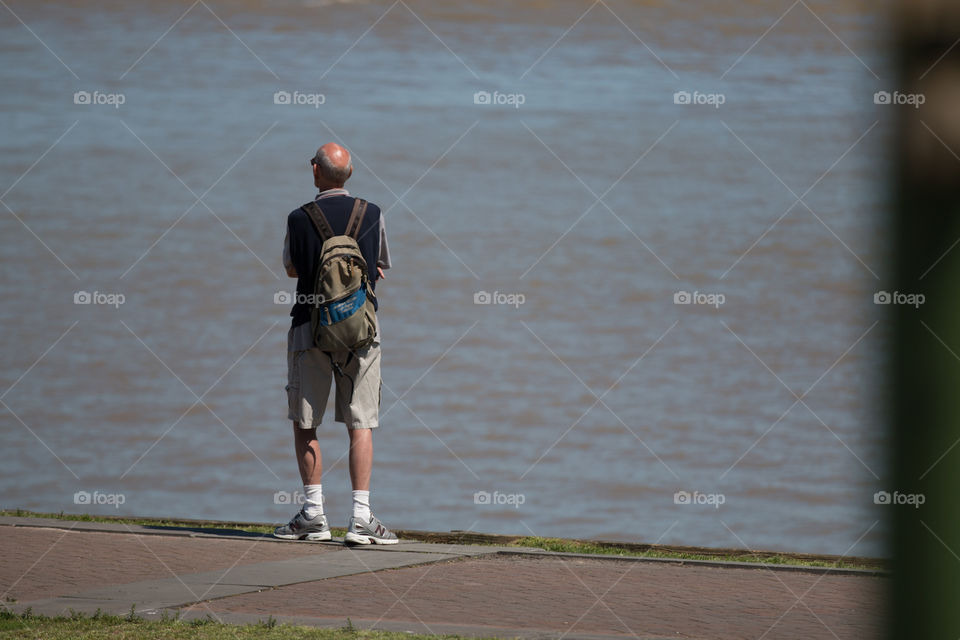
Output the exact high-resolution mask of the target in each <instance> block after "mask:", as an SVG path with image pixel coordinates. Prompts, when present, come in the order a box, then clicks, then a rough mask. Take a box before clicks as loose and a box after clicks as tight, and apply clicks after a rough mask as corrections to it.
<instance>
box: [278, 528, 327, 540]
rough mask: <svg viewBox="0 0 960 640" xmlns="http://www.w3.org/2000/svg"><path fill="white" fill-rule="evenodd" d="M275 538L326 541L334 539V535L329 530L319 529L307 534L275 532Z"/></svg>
mask: <svg viewBox="0 0 960 640" xmlns="http://www.w3.org/2000/svg"><path fill="white" fill-rule="evenodd" d="M273 537H274V538H280V539H281V540H306V541H307V542H326V541H328V540H332V539H333V535H332V534H331V533H330V532H329V531H319V532H316V531H315V532H313V533H305V534H296V533H290V534H283V533H274V534H273Z"/></svg>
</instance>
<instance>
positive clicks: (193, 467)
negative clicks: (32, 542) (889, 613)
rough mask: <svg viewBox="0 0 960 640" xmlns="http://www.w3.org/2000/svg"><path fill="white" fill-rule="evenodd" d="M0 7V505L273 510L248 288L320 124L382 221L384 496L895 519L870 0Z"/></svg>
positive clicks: (266, 308) (854, 548)
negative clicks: (91, 297) (696, 95)
mask: <svg viewBox="0 0 960 640" xmlns="http://www.w3.org/2000/svg"><path fill="white" fill-rule="evenodd" d="M9 6H10V9H11V10H12V12H15V13H16V16H18V17H19V19H21V20H22V21H23V22H24V23H26V24H27V25H29V28H30V29H31V30H32V33H31V31H30V30H28V29H27V28H25V27H24V26H23V24H21V22H20V21H18V19H17V18H15V17H14V15H13V14H12V13H11V12H10V11H4V12H2V13H0V33H2V38H0V51H2V56H3V60H4V65H3V67H2V70H0V78H2V82H3V86H4V88H5V91H4V92H2V93H0V122H2V131H3V133H2V145H3V154H2V156H0V158H2V159H0V189H2V190H3V191H0V193H2V196H0V199H2V200H3V202H4V203H5V204H6V205H7V207H8V208H9V210H7V209H4V211H3V216H0V233H2V238H3V240H2V256H0V265H2V269H3V278H2V281H0V296H2V299H3V305H2V307H0V314H2V327H3V331H2V332H0V345H2V350H3V351H2V352H3V356H4V366H3V369H2V371H0V388H2V389H3V390H6V393H5V394H4V395H2V397H0V399H2V401H3V403H4V405H5V406H4V405H0V409H2V411H0V426H2V430H3V431H2V433H3V444H4V452H5V456H4V464H3V465H2V467H0V505H2V506H3V507H6V508H11V507H22V508H28V509H36V510H46V511H59V510H64V511H67V512H77V511H91V512H97V513H122V514H135V515H151V516H170V517H190V518H216V519H227V520H255V521H278V522H279V521H282V520H286V519H287V518H288V517H289V516H290V512H291V508H290V507H289V505H284V504H276V503H275V499H274V496H275V494H276V492H278V491H293V490H295V489H296V488H297V486H298V476H297V472H296V466H295V463H294V460H293V456H292V448H293V447H292V442H291V440H292V438H291V434H290V427H289V424H288V423H287V421H286V420H285V417H286V404H285V403H286V401H285V394H284V391H283V385H284V384H285V375H286V369H285V354H284V349H285V339H286V330H287V328H288V326H289V319H288V317H287V315H286V314H287V309H286V308H284V307H281V306H277V305H274V304H273V295H274V293H275V292H277V291H279V290H289V289H290V288H291V286H292V281H289V280H288V279H287V278H286V277H285V276H284V274H283V271H282V266H281V264H280V249H281V243H282V239H283V233H284V221H285V216H286V214H287V213H288V212H289V211H290V210H291V209H292V208H294V207H295V206H297V205H299V204H300V203H302V202H304V201H306V200H307V199H309V198H310V197H311V195H312V192H313V190H312V188H311V181H310V176H309V168H308V166H307V162H306V161H307V159H308V158H309V157H310V156H311V155H312V154H313V152H314V150H315V149H316V147H317V146H319V145H320V144H321V143H322V142H325V141H328V140H342V141H343V142H344V143H345V144H346V145H347V146H348V147H349V148H351V149H352V150H353V152H354V154H355V164H356V171H355V174H354V177H353V178H352V179H351V180H350V182H349V183H348V187H349V188H350V189H351V191H352V192H353V193H355V194H359V195H362V196H364V197H366V198H368V199H370V200H372V201H374V202H377V203H379V204H380V205H381V206H382V207H383V208H384V210H385V211H386V219H387V226H388V232H389V235H390V242H391V250H392V253H393V257H394V266H395V268H394V269H393V270H392V271H390V272H389V273H388V278H387V280H386V281H384V282H383V283H382V285H381V287H380V288H379V289H378V293H379V294H380V296H381V325H382V331H383V334H384V356H383V358H384V359H383V367H384V391H383V407H382V416H383V428H382V429H381V431H379V432H378V433H377V434H376V437H375V441H376V442H375V444H376V464H375V471H374V487H373V504H374V508H375V510H376V511H377V513H378V514H379V515H380V516H381V517H382V518H383V519H384V520H385V521H386V522H387V523H388V524H389V525H390V526H393V527H396V528H414V529H429V530H440V531H443V530H450V529H472V530H478V531H486V532H496V533H531V532H532V533H535V534H538V535H549V536H566V537H583V538H587V537H598V538H605V539H620V540H633V541H643V542H654V541H659V542H662V543H674V544H692V545H716V546H743V545H747V546H750V547H752V548H772V549H788V550H796V551H807V552H826V553H852V554H859V555H874V554H880V553H883V551H884V549H883V545H882V541H883V533H884V530H885V529H884V525H883V523H879V524H878V523H877V521H878V520H879V519H880V518H881V517H882V515H883V512H882V508H880V507H876V506H874V504H873V493H874V492H875V491H877V490H879V489H883V488H888V486H887V474H886V470H885V466H884V459H883V445H884V436H883V429H882V424H883V412H882V403H883V395H882V393H881V392H880V387H879V371H880V369H881V368H882V366H883V356H882V349H883V346H884V342H885V340H886V338H887V335H888V326H887V323H886V321H885V319H884V318H883V316H882V314H881V313H880V312H881V311H882V307H877V306H875V305H874V304H873V292H875V291H877V290H880V289H883V288H884V283H885V272H884V267H883V265H884V261H885V259H886V257H887V256H886V252H885V251H886V250H885V246H884V233H885V225H884V214H885V206H886V197H885V193H884V187H885V183H884V180H883V176H884V171H885V170H886V169H885V166H884V165H883V164H882V163H881V162H880V161H879V160H878V158H879V157H881V155H882V152H883V150H884V148H885V145H886V142H887V140H888V138H889V135H890V123H891V113H890V112H889V111H888V110H884V108H883V107H881V106H877V105H874V104H873V100H872V96H873V92H874V91H877V90H880V89H889V88H890V84H891V82H892V80H891V78H892V74H891V72H890V71H889V69H888V68H887V66H886V61H885V60H884V58H883V56H882V55H881V54H882V48H881V47H882V45H883V39H882V38H883V36H882V29H881V28H880V27H882V25H883V17H884V10H883V8H882V7H878V6H870V7H864V6H860V5H859V4H854V3H846V2H841V3H826V2H810V3H808V6H809V8H807V6H804V5H802V4H798V5H794V7H793V8H792V9H790V11H789V12H787V13H786V15H783V12H784V11H786V10H787V8H788V7H787V6H786V5H785V6H784V7H772V6H768V5H767V4H766V3H736V2H731V1H716V2H703V3H683V5H682V6H680V5H674V4H666V3H657V2H652V1H651V2H631V3H619V2H609V3H606V4H593V5H591V4H589V3H579V2H558V3H543V2H523V3H508V2H493V1H491V2H463V3H461V2H451V3H442V5H440V6H433V5H431V4H428V3H420V2H406V3H396V4H390V3H386V2H369V3H363V2H357V3H346V2H338V3H324V2H313V1H311V2H293V1H289V2H280V3H273V2H271V3H266V2H228V3H220V2H207V3H198V4H194V5H192V6H191V5H189V4H183V5H180V4H155V3H146V2H113V3H100V4H99V5H98V6H97V7H96V8H94V7H89V6H86V5H85V4H84V3H74V2H66V1H55V2H54V1H52V2H41V3H25V2H13V3H9ZM188 9H189V10H188ZM588 9H589V11H587V10H588ZM584 12H586V13H584ZM781 16H782V19H780V20H779V22H777V23H776V26H775V27H774V28H773V29H772V30H770V32H769V33H767V34H766V35H765V36H763V37H762V38H761V36H762V35H763V34H764V32H765V31H766V30H767V29H768V28H769V27H770V26H771V25H772V24H774V22H775V21H777V20H778V18H781ZM818 17H819V18H820V19H822V20H823V23H826V25H827V26H829V30H828V28H827V27H826V26H825V25H824V24H823V23H821V22H820V20H818ZM578 19H579V21H578ZM178 20H179V21H178ZM221 21H222V22H221ZM575 22H576V25H575V26H574V27H573V28H572V29H570V30H569V31H567V29H568V28H569V27H570V26H571V25H573V24H574V23H575ZM171 25H175V26H173V27H172V28H171ZM371 25H374V26H373V27H372V28H370V29H369V30H368V28H369V27H371ZM628 27H629V28H628ZM168 29H169V31H168ZM830 30H832V31H833V32H834V33H831V31H830ZM164 34H165V35H164ZM161 36H162V37H161ZM561 36H562V37H561ZM758 38H760V40H759V42H758ZM41 40H42V41H43V42H44V43H46V44H47V45H49V47H50V49H51V50H52V52H53V53H51V52H50V51H48V50H47V49H46V48H45V47H44V45H43V44H41V42H40V41H41ZM641 40H642V42H641ZM841 41H842V42H841ZM847 46H849V48H850V49H852V51H853V52H855V53H856V55H857V56H859V58H860V59H861V60H858V59H857V57H855V56H854V55H852V54H851V52H850V51H849V50H848V49H847V48H846V47H847ZM647 47H649V50H648V48H647ZM751 47H752V48H751ZM748 50H749V53H747V54H746V55H743V54H744V52H747V51H748ZM651 51H652V53H651ZM54 54H55V55H54ZM654 54H655V55H654ZM742 55H743V57H741V56H742ZM56 56H59V58H60V59H61V60H58V59H57V57H56ZM658 57H659V60H658ZM61 61H62V62H61ZM77 91H87V92H90V93H91V94H92V93H93V92H95V91H99V92H101V94H122V96H123V100H124V103H123V104H122V105H121V106H119V108H115V107H114V106H111V105H108V104H100V105H96V104H79V105H78V104H74V93H75V92H77ZM278 91H286V92H289V93H290V94H291V96H292V98H293V99H295V94H294V92H300V94H304V95H308V96H309V95H314V94H322V95H323V104H322V105H318V106H317V107H314V106H312V105H310V104H299V105H295V104H275V103H274V94H275V92H278ZM480 91H487V92H491V93H493V92H499V94H522V96H523V97H522V100H523V104H522V105H520V106H519V107H516V108H515V107H514V106H511V105H484V104H474V94H475V93H476V92H480ZM677 91H688V92H691V93H692V92H695V91H696V92H700V93H702V94H722V95H723V99H724V103H723V104H722V105H720V106H719V108H714V107H713V106H709V105H683V104H675V103H674V99H673V95H674V93H675V92H677ZM93 99H96V98H95V97H94V98H93ZM101 99H102V100H108V99H107V98H101ZM302 99H303V100H310V98H302ZM503 99H504V100H507V98H503ZM513 100H514V101H519V98H514V99H513ZM315 102H319V99H316V100H315ZM861 136H862V139H861ZM858 139H859V142H858ZM812 185H815V186H812ZM811 186H812V188H811ZM808 189H809V191H808ZM799 198H802V202H799V203H798V202H797V200H798V199H799ZM808 207H809V209H808ZM18 218H19V219H18ZM775 223H776V224H775ZM772 225H773V226H772ZM771 226H772V228H771ZM77 291H89V292H94V291H96V292H100V293H119V294H122V295H123V296H124V303H123V304H122V305H120V306H119V307H118V308H114V307H110V306H105V305H75V304H74V303H73V298H74V294H75V293H76V292H77ZM480 291H487V292H491V293H492V292H495V291H496V292H498V293H506V294H521V295H522V296H523V299H524V303H523V304H522V305H519V306H517V307H514V306H509V305H475V304H474V294H475V293H477V292H480ZM680 291H688V292H691V293H692V292H694V291H696V292H700V293H702V294H722V295H723V296H724V303H723V304H722V305H720V306H719V307H718V308H714V307H711V306H707V305H677V304H674V294H675V293H677V292H680ZM58 340H59V341H58ZM51 345H54V346H53V347H52V348H51ZM48 349H49V350H48ZM25 372H26V373H25ZM24 374H25V375H24ZM811 387H812V389H811ZM808 391H809V395H804V394H806V393H807V392H808ZM797 396H799V397H801V398H802V402H796V403H795V401H796V400H797ZM198 398H199V400H200V401H198ZM201 401H202V402H201ZM341 429H342V427H340V426H339V425H332V424H331V425H329V426H328V427H325V428H324V429H322V430H321V444H322V446H323V448H324V455H325V459H324V461H325V464H326V475H325V477H324V486H325V494H326V496H327V512H328V513H329V514H330V515H331V516H332V518H333V521H334V523H335V524H336V523H338V522H340V523H341V524H342V522H343V521H345V517H346V515H347V514H348V511H349V481H348V475H347V469H346V464H345V459H344V454H345V452H346V437H345V434H343V433H342V431H341ZM77 491H87V492H91V493H92V492H95V491H99V492H101V494H122V495H123V496H124V498H123V499H124V503H123V504H122V505H120V506H119V507H116V506H113V505H82V506H78V505H76V504H75V503H74V494H75V492H77ZM678 491H687V492H690V493H691V495H692V496H693V498H692V499H693V500H694V501H695V500H698V499H699V500H713V501H714V502H716V501H718V500H720V499H722V500H723V504H722V505H721V506H720V507H719V508H715V507H714V506H712V505H709V504H699V505H698V504H675V499H674V496H675V493H676V492H678ZM482 492H487V493H489V494H491V496H492V501H496V500H498V499H499V500H501V501H504V502H505V503H504V504H499V505H490V504H477V503H476V502H475V494H477V493H480V494H481V500H482V495H483V494H482ZM494 492H498V493H496V494H494ZM693 492H699V493H697V494H693ZM717 494H720V495H722V498H717V497H715V496H716V495H717ZM518 496H522V497H518ZM701 496H707V497H701ZM521 502H522V504H517V503H521Z"/></svg>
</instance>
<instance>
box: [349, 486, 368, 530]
mask: <svg viewBox="0 0 960 640" xmlns="http://www.w3.org/2000/svg"><path fill="white" fill-rule="evenodd" d="M353 517H354V518H356V519H357V520H362V521H363V522H369V520H370V492H369V491H354V492H353Z"/></svg>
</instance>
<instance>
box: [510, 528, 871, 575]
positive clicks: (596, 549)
mask: <svg viewBox="0 0 960 640" xmlns="http://www.w3.org/2000/svg"><path fill="white" fill-rule="evenodd" d="M509 546H511V547H513V546H516V547H533V548H537V549H546V550H547V551H558V552H563V553H591V554H598V555H605V556H620V557H634V558H670V559H673V560H713V561H722V562H752V563H759V564H780V565H783V564H789V565H800V566H804V567H833V568H839V569H870V570H878V571H882V570H886V568H887V567H886V566H885V565H884V563H883V562H882V561H881V560H870V559H857V560H852V561H851V560H840V561H829V560H818V559H807V558H797V557H795V556H791V555H788V554H784V555H762V556H760V555H757V554H751V553H746V552H745V553H743V554H742V555H729V554H723V555H710V554H706V553H683V552H677V551H659V550H657V551H650V550H648V551H635V550H632V549H628V548H624V547H616V546H612V545H610V544H597V543H592V542H582V541H577V540H566V539H564V538H539V537H534V536H527V537H523V538H520V539H519V540H516V541H514V542H512V543H510V545H509Z"/></svg>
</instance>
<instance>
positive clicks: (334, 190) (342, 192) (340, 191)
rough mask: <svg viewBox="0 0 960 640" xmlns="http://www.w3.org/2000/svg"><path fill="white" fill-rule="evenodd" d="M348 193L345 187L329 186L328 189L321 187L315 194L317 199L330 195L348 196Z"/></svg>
mask: <svg viewBox="0 0 960 640" xmlns="http://www.w3.org/2000/svg"><path fill="white" fill-rule="evenodd" d="M348 195H350V194H349V193H348V192H347V190H346V189H344V188H343V187H330V188H328V189H321V190H320V193H318V194H317V199H318V200H319V199H320V198H329V197H331V196H348Z"/></svg>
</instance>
